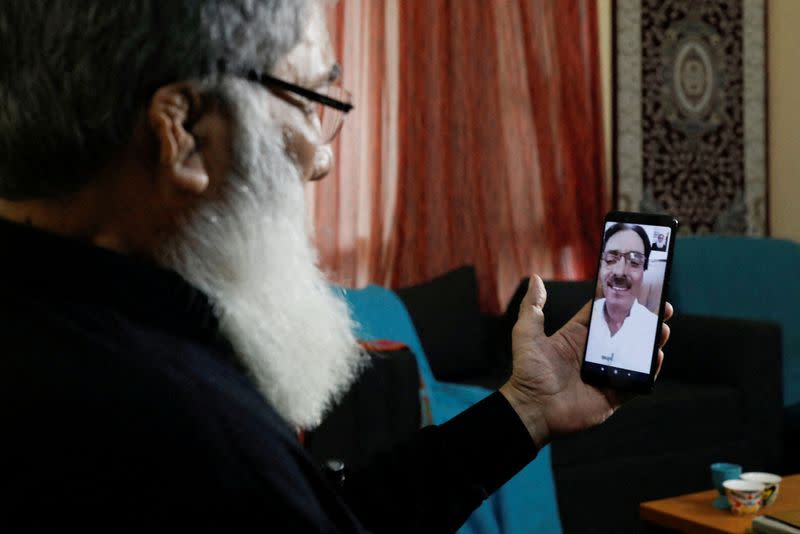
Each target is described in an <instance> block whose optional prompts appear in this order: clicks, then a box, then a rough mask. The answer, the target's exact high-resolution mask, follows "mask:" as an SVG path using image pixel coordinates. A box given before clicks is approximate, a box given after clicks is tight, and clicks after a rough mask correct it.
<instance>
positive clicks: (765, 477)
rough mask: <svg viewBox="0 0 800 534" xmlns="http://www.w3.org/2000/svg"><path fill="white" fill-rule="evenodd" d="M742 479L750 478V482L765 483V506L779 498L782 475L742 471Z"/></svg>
mask: <svg viewBox="0 0 800 534" xmlns="http://www.w3.org/2000/svg"><path fill="white" fill-rule="evenodd" d="M740 477H741V479H742V480H749V481H750V482H761V483H762V484H764V494H763V499H764V506H769V505H770V504H772V503H774V502H775V499H777V498H778V489H780V486H781V477H779V476H778V475H773V474H772V473H756V472H753V473H742V474H741V475H740Z"/></svg>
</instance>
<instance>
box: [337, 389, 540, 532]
mask: <svg viewBox="0 0 800 534" xmlns="http://www.w3.org/2000/svg"><path fill="white" fill-rule="evenodd" d="M536 452H537V449H536V446H535V445H534V443H533V440H532V439H531V436H530V434H529V433H528V430H527V429H526V428H525V426H524V425H523V423H522V421H521V420H520V418H519V416H518V415H517V413H516V412H515V411H514V409H513V408H512V407H511V405H510V404H509V403H508V401H507V400H506V399H505V397H503V395H502V394H500V393H499V392H495V393H493V394H492V395H490V396H489V397H487V398H486V399H484V400H482V401H481V402H479V403H477V404H475V405H474V406H472V407H471V408H469V409H467V410H465V411H464V412H463V413H461V414H459V415H458V416H456V417H455V418H453V419H451V420H450V421H448V422H446V423H444V424H443V425H440V426H431V427H427V428H424V429H422V430H421V431H420V432H419V433H418V434H417V435H416V436H415V437H414V438H413V439H412V440H411V441H409V442H407V443H405V444H404V445H402V446H400V447H398V448H396V449H394V450H392V451H390V452H387V453H384V454H382V455H379V456H378V457H377V458H376V460H375V461H374V462H373V463H372V464H371V465H370V466H368V467H366V468H364V469H362V470H360V471H359V472H356V473H352V474H350V475H349V476H348V478H347V480H346V481H345V484H344V495H345V500H346V501H347V503H348V505H349V506H350V507H351V509H352V510H353V511H354V512H355V513H356V515H357V516H358V518H359V519H360V520H361V522H362V523H363V524H364V525H365V526H366V527H367V528H369V529H371V530H374V531H376V532H418V531H421V530H424V531H432V532H452V531H455V530H456V529H458V528H459V527H460V526H461V525H462V524H463V523H464V521H466V520H467V518H468V517H469V515H470V514H471V513H472V512H473V511H474V510H475V509H476V508H477V507H478V506H479V505H480V504H481V503H482V502H483V500H484V499H486V498H487V497H488V496H489V495H491V494H492V493H493V492H494V491H495V490H497V489H498V488H499V487H500V486H502V485H503V484H504V483H505V482H506V481H508V480H509V479H510V478H511V477H512V476H514V475H515V474H516V473H517V472H518V471H519V470H520V469H522V468H523V467H525V466H526V465H527V464H528V463H529V462H531V460H533V459H534V458H535V457H536Z"/></svg>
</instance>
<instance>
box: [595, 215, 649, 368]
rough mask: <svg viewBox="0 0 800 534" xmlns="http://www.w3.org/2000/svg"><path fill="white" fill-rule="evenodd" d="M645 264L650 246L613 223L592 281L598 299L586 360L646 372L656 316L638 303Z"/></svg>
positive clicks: (634, 231)
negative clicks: (595, 281)
mask: <svg viewBox="0 0 800 534" xmlns="http://www.w3.org/2000/svg"><path fill="white" fill-rule="evenodd" d="M649 261H650V241H649V240H648V239H647V233H646V232H645V231H644V229H643V228H642V227H641V226H639V225H634V224H625V223H616V224H614V225H612V226H610V227H609V228H608V229H607V230H606V232H605V234H604V235H603V253H602V255H601V258H600V274H599V276H598V283H599V284H600V286H601V287H602V289H603V295H604V298H600V299H597V300H596V301H595V303H594V307H593V310H592V328H591V331H590V333H589V341H588V344H589V351H588V352H587V355H586V358H587V360H589V361H593V362H595V363H599V364H606V365H609V366H613V367H620V368H623V369H628V370H631V371H636V372H639V373H649V372H650V356H651V354H652V352H651V349H652V348H653V345H652V344H653V336H654V334H655V332H656V325H657V323H658V316H657V315H656V314H654V313H653V312H651V311H650V310H648V309H647V308H645V307H644V306H642V305H641V304H639V300H638V296H639V292H640V291H641V289H642V279H643V278H644V271H645V270H647V265H648V263H649ZM595 321H597V322H596V323H595Z"/></svg>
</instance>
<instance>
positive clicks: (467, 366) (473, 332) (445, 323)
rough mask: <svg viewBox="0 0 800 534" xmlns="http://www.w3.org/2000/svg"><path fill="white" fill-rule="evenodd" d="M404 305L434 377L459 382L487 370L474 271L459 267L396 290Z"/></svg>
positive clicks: (483, 326) (468, 267) (484, 341)
mask: <svg viewBox="0 0 800 534" xmlns="http://www.w3.org/2000/svg"><path fill="white" fill-rule="evenodd" d="M395 293H397V295H398V296H399V297H400V299H401V300H402V301H403V303H404V304H405V306H406V309H407V310H408V313H409V315H411V320H412V321H413V322H414V327H415V328H416V330H417V333H418V334H419V337H420V340H421V341H422V348H423V349H425V355H426V356H427V357H428V362H429V363H430V366H431V369H432V370H433V374H434V376H435V377H436V378H437V379H439V380H445V381H450V382H457V381H460V380H463V379H465V378H468V377H474V376H478V375H482V374H485V373H486V372H488V370H489V367H490V362H489V361H488V358H487V353H488V349H487V340H486V331H485V325H484V324H483V320H482V317H481V311H480V305H479V302H478V278H477V276H476V274H475V269H474V268H473V267H470V266H465V267H460V268H458V269H455V270H453V271H450V272H447V273H445V274H443V275H441V276H438V277H436V278H434V279H433V280H430V281H428V282H424V283H421V284H417V285H414V286H410V287H405V288H401V289H397V290H396V291H395Z"/></svg>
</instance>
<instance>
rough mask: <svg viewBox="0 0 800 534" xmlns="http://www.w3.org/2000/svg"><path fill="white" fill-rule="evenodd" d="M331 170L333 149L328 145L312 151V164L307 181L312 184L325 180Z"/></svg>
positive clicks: (319, 146)
mask: <svg viewBox="0 0 800 534" xmlns="http://www.w3.org/2000/svg"><path fill="white" fill-rule="evenodd" d="M332 168H333V149H332V148H331V146H330V145H318V146H317V147H316V148H315V150H314V162H313V166H312V169H311V173H310V174H309V177H308V180H309V181H311V182H314V181H316V180H322V179H323V178H325V177H326V176H327V175H328V173H329V172H331V169H332Z"/></svg>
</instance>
